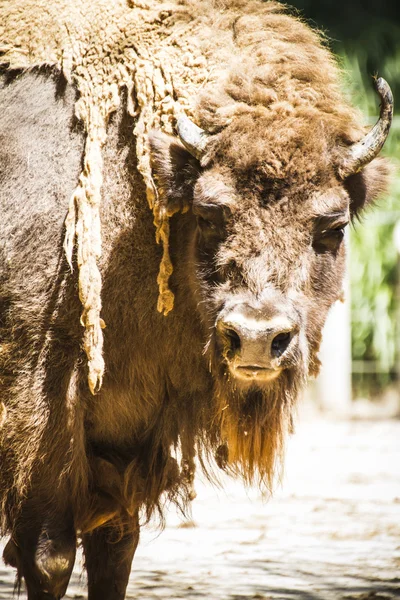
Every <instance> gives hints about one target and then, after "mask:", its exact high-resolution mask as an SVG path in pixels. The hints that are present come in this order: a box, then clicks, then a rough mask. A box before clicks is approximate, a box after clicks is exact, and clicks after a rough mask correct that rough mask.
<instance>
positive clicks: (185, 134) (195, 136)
mask: <svg viewBox="0 0 400 600" xmlns="http://www.w3.org/2000/svg"><path fill="white" fill-rule="evenodd" d="M176 130H177V133H178V136H179V139H180V140H181V142H182V143H183V145H184V146H185V148H186V149H187V150H188V151H189V152H190V153H191V154H192V156H194V157H195V158H197V159H198V160H200V159H201V157H202V155H203V154H204V152H205V149H206V146H207V141H208V134H207V133H206V132H205V131H204V130H203V129H201V128H200V127H198V126H197V125H196V124H195V123H193V121H191V120H190V119H189V117H187V116H186V115H184V114H183V115H181V116H180V117H178V118H177V121H176Z"/></svg>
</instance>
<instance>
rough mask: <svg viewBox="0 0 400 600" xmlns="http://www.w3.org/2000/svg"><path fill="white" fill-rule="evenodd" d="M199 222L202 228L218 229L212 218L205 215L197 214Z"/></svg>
mask: <svg viewBox="0 0 400 600" xmlns="http://www.w3.org/2000/svg"><path fill="white" fill-rule="evenodd" d="M197 224H198V226H199V227H200V229H201V230H211V231H216V230H217V225H216V223H214V222H213V221H211V220H210V219H205V218H204V217H202V216H200V215H197Z"/></svg>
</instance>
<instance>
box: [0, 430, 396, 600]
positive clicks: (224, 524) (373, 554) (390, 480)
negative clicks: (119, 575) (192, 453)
mask: <svg viewBox="0 0 400 600" xmlns="http://www.w3.org/2000/svg"><path fill="white" fill-rule="evenodd" d="M197 492H198V497H197V499H196V500H195V502H194V504H193V521H188V522H183V521H182V518H181V517H179V515H177V514H176V513H175V512H174V511H173V510H171V511H170V513H169V514H168V518H167V527H166V529H165V530H164V531H163V532H162V533H159V531H158V530H157V529H155V528H152V527H148V528H146V529H144V530H143V532H142V538H141V543H140V546H139V549H138V551H137V555H136V558H135V561H134V565H133V569H132V575H131V580H130V583H129V586H128V593H127V598H128V599H129V600H133V599H140V600H156V599H159V598H163V599H177V598H185V599H187V600H195V599H196V600H197V599H202V598H204V599H209V600H219V599H221V600H245V599H246V600H250V599H253V600H256V599H258V600H267V599H274V600H275V599H278V598H279V599H282V600H289V599H296V600H356V599H358V600H384V599H386V600H387V599H392V598H400V421H397V420H391V421H388V420H387V421H365V420H364V421H346V422H345V421H341V422H333V421H327V420H322V419H318V420H313V421H307V422H302V423H300V424H299V425H298V428H297V432H296V435H294V436H293V437H292V438H291V439H290V442H289V445H288V452H287V460H286V471H285V477H284V481H283V484H282V486H281V487H280V488H279V489H277V491H276V493H275V495H274V498H273V499H272V500H269V501H268V502H266V501H265V499H263V498H262V496H261V494H260V493H259V492H258V491H257V490H255V489H247V490H245V489H244V487H243V486H242V485H241V484H240V483H239V482H236V481H231V480H226V485H225V486H224V489H223V490H216V489H215V488H213V487H212V486H210V485H209V484H205V483H204V482H201V481H200V482H198V483H197ZM80 570H81V567H80V565H79V564H78V565H77V567H76V570H75V572H74V576H73V578H72V580H71V584H70V587H69V590H68V595H67V598H69V599H72V598H86V594H85V580H84V577H81V576H80ZM13 577H14V573H13V570H12V569H6V568H4V567H3V568H0V598H11V597H12V586H13ZM104 600H107V599H106V598H105V599H104Z"/></svg>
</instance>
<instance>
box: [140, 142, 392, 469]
mask: <svg viewBox="0 0 400 600" xmlns="http://www.w3.org/2000/svg"><path fill="white" fill-rule="evenodd" d="M246 142H247V144H249V140H246ZM236 144H237V141H236ZM151 145H152V156H153V171H154V174H155V177H156V180H157V184H158V188H159V191H160V193H161V194H162V198H163V201H164V202H165V203H166V207H167V210H168V211H169V212H170V213H171V212H175V211H176V210H177V209H178V208H184V207H189V209H190V210H191V211H192V214H193V221H195V226H194V228H193V235H192V239H191V242H190V248H189V249H188V252H190V254H191V257H192V260H190V261H188V264H189V265H192V267H191V269H192V271H191V272H190V273H189V274H188V279H189V280H190V281H191V289H192V292H193V293H194V294H195V295H196V298H197V300H198V310H199V312H200V315H201V319H202V321H203V323H204V325H205V332H207V333H206V335H207V343H206V352H205V354H206V356H208V359H209V365H210V370H211V372H212V374H213V375H214V380H215V397H216V399H217V406H218V408H217V416H218V419H217V421H218V420H219V424H220V427H221V431H222V439H223V440H224V441H227V444H228V448H229V452H228V451H227V454H226V455H227V460H228V462H229V463H230V464H231V465H232V464H234V465H235V467H238V468H239V469H240V470H241V471H242V473H245V474H246V476H247V477H249V478H251V477H252V475H253V473H254V470H255V469H256V470H257V471H258V473H260V474H261V476H262V477H266V478H267V479H268V478H269V477H270V476H271V473H272V471H273V462H274V458H273V457H274V456H275V454H276V450H277V449H278V448H280V446H281V444H282V439H283V435H282V432H283V431H284V429H285V428H287V427H288V426H289V423H290V415H291V408H292V405H293V403H294V400H295V399H296V396H297V394H298V391H299V388H300V387H301V385H302V384H303V382H304V381H305V379H306V377H307V375H308V374H316V373H317V372H318V365H319V361H318V358H317V352H318V348H319V344H320V340H321V332H322V328H323V325H324V322H325V319H326V315H327V313H328V310H329V308H330V307H331V306H332V304H333V303H334V302H335V301H336V300H337V299H338V298H340V297H341V290H342V279H343V274H344V267H345V243H344V231H345V228H346V226H347V225H348V223H349V221H350V219H351V218H352V217H354V216H355V214H356V212H358V211H359V210H360V209H361V208H362V206H363V205H364V204H365V202H366V201H369V200H370V197H371V196H373V195H374V194H375V192H376V191H377V190H378V189H379V188H380V184H379V181H380V180H381V179H382V175H385V173H384V171H385V169H384V168H383V167H382V168H381V165H380V163H379V161H375V163H377V164H375V165H374V163H372V164H371V165H369V166H368V167H366V168H364V170H363V171H362V172H361V173H359V174H357V175H354V176H352V178H349V179H347V180H345V181H344V182H342V181H340V180H339V178H338V176H337V175H336V173H335V169H334V166H333V165H330V164H329V163H328V162H325V164H324V165H323V168H322V169H321V168H320V167H318V165H317V166H316V168H315V169H309V170H308V171H307V170H305V169H304V168H302V167H301V168H300V169H297V170H296V169H293V168H292V170H291V171H287V173H286V174H287V177H283V178H272V177H270V176H269V174H268V170H267V169H266V167H265V164H266V160H268V158H267V159H265V158H264V160H263V161H261V163H260V165H257V163H254V164H253V167H252V168H251V169H248V168H247V163H246V160H245V158H244V157H243V154H244V155H245V154H246V151H245V150H244V151H243V154H240V155H238V157H237V159H236V158H235V159H230V160H229V161H228V160H226V157H227V155H229V152H228V153H221V152H219V150H218V148H217V149H216V151H215V152H214V153H213V155H212V158H211V159H209V160H206V161H205V160H203V161H202V162H201V164H200V162H199V161H197V160H196V159H195V158H193V156H192V154H191V153H188V152H186V150H185V149H184V148H183V147H182V146H180V145H179V143H177V142H176V141H174V140H173V139H172V138H168V137H167V136H163V135H160V134H154V135H153V137H152V141H151ZM225 148H226V144H225ZM243 148H246V145H245V144H244V145H243ZM231 154H232V153H231ZM325 154H326V153H325ZM275 156H276V153H275ZM273 158H274V157H273V156H272V158H271V160H273ZM308 160H309V161H313V160H314V161H317V162H318V156H316V155H314V156H313V155H311V156H310V157H309V158H308ZM300 162H301V161H300V160H299V162H298V166H299V164H300ZM243 164H244V167H243ZM300 166H301V165H300ZM381 171H382V172H381ZM271 461H272V462H271Z"/></svg>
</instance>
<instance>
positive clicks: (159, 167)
mask: <svg viewBox="0 0 400 600" xmlns="http://www.w3.org/2000/svg"><path fill="white" fill-rule="evenodd" d="M149 143H150V161H151V168H152V173H153V177H154V180H155V183H156V186H157V191H158V193H159V195H160V198H161V200H162V203H163V204H164V205H165V207H166V209H167V213H168V214H171V215H172V214H174V213H176V212H179V211H181V212H185V211H186V210H188V208H189V207H190V206H191V205H192V200H193V187H194V184H195V183H196V180H197V178H198V177H199V175H200V171H201V168H200V163H199V162H198V160H196V159H195V158H194V157H193V156H192V155H191V154H190V153H189V152H188V151H187V150H186V149H185V148H184V146H183V145H182V144H181V143H180V141H179V140H178V139H177V138H174V137H172V136H170V135H166V134H165V133H161V132H159V131H152V132H151V133H150V135H149Z"/></svg>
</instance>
